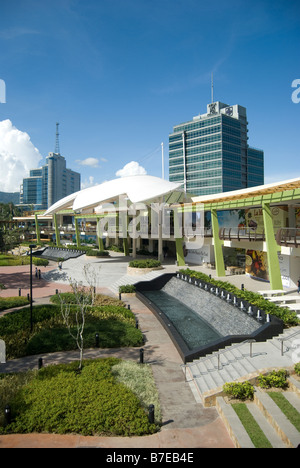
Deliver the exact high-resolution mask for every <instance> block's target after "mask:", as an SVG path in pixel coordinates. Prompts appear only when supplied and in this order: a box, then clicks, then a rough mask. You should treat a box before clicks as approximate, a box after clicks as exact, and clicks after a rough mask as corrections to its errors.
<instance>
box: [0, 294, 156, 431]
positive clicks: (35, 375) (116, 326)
mask: <svg viewBox="0 0 300 468" xmlns="http://www.w3.org/2000/svg"><path fill="white" fill-rule="evenodd" d="M74 291H75V290H74ZM90 292H91V290H90V291H89V293H88V294H86V293H85V291H84V289H80V290H76V293H63V294H60V295H55V296H53V297H52V304H49V305H43V306H34V307H33V310H32V312H33V313H32V317H31V314H30V309H29V308H22V309H19V310H16V311H14V312H11V313H9V314H7V315H5V316H3V317H1V318H0V339H2V340H4V341H5V344H6V353H7V356H6V358H7V360H9V359H15V358H20V357H23V356H28V355H40V354H44V353H51V352H55V351H67V350H75V349H77V348H78V346H77V344H76V340H74V336H76V332H77V331H78V328H77V327H78V323H77V320H78V315H76V311H77V312H78V310H81V307H82V306H81V305H80V304H83V303H85V304H86V308H85V312H84V316H85V325H84V328H83V344H84V346H83V348H84V349H83V359H80V360H79V361H76V362H73V363H72V364H60V365H49V366H46V367H41V368H40V369H39V370H34V371H28V372H21V373H17V374H0V408H1V409H2V411H1V410H0V434H12V433H32V432H37V433H41V432H48V433H58V434H68V433H76V434H82V435H111V436H134V435H135V436H138V435H147V434H152V433H154V432H155V431H157V430H158V429H159V426H160V423H161V414H160V405H159V398H158V392H157V389H156V386H155V382H154V379H153V375H152V369H151V366H149V365H147V364H141V363H138V362H126V361H123V360H121V359H116V358H106V359H94V360H85V359H84V350H85V349H87V348H95V347H99V348H100V350H99V354H100V355H101V348H116V347H118V348H119V347H129V346H130V347H136V346H141V345H142V344H143V335H142V333H141V331H140V330H139V329H137V328H136V321H135V316H134V314H133V313H132V312H131V311H130V310H128V309H127V308H126V307H124V303H123V302H122V301H120V300H118V299H115V298H111V297H110V296H105V295H101V294H100V295H96V296H95V295H92V294H90ZM81 294H82V296H81ZM63 309H64V310H65V311H66V310H67V311H68V314H69V318H68V324H69V327H68V326H67V324H66V321H65V318H64V316H63V313H62V311H63ZM31 325H32V326H31ZM70 332H71V333H70ZM72 335H73V336H72ZM96 336H97V338H98V340H95V337H96ZM150 405H154V408H155V419H154V421H153V420H152V418H150V415H149V406H150ZM6 407H8V408H9V418H8V417H7V413H6V415H5V413H4V409H5V408H6Z"/></svg>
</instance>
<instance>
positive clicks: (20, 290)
mask: <svg viewBox="0 0 300 468" xmlns="http://www.w3.org/2000/svg"><path fill="white" fill-rule="evenodd" d="M21 292H22V289H21V288H19V296H21Z"/></svg>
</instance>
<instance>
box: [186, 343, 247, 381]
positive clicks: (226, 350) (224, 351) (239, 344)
mask: <svg viewBox="0 0 300 468" xmlns="http://www.w3.org/2000/svg"><path fill="white" fill-rule="evenodd" d="M255 342H256V340H254V339H249V340H245V341H242V342H241V343H236V344H234V345H232V346H230V349H221V350H219V351H217V352H216V353H214V355H213V356H212V355H210V356H205V357H203V358H201V357H200V358H199V361H197V362H192V363H189V364H182V367H184V369H185V381H186V382H187V380H186V368H187V367H191V366H196V365H197V364H201V363H203V362H205V361H208V360H210V359H212V357H216V356H217V358H218V370H220V362H221V355H222V354H225V353H227V352H228V351H232V349H235V348H239V347H240V346H243V345H244V344H246V343H249V344H250V357H251V358H252V344H253V343H255ZM192 377H193V379H194V375H193V376H192Z"/></svg>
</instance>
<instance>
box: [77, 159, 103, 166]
mask: <svg viewBox="0 0 300 468" xmlns="http://www.w3.org/2000/svg"><path fill="white" fill-rule="evenodd" d="M76 162H77V163H78V164H80V166H89V167H99V159H97V158H86V159H84V160H83V161H81V160H80V159H77V160H76Z"/></svg>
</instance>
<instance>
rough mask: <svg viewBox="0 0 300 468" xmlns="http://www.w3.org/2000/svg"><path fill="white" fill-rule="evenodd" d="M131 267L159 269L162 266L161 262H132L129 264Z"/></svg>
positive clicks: (150, 260)
mask: <svg viewBox="0 0 300 468" xmlns="http://www.w3.org/2000/svg"><path fill="white" fill-rule="evenodd" d="M129 266H130V267H132V268H157V267H160V266H161V262H160V261H159V260H152V259H149V260H132V261H131V262H129Z"/></svg>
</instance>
